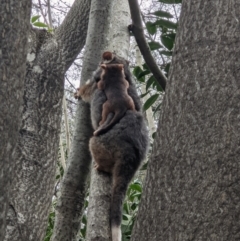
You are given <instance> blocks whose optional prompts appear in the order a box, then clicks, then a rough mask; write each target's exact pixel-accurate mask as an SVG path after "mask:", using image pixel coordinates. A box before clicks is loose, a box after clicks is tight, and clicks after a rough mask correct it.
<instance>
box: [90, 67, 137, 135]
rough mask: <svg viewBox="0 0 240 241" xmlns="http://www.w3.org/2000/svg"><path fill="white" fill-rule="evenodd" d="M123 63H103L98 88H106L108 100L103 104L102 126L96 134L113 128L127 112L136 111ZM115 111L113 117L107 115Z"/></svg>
mask: <svg viewBox="0 0 240 241" xmlns="http://www.w3.org/2000/svg"><path fill="white" fill-rule="evenodd" d="M123 67H124V65H123V64H108V65H106V64H102V65H101V68H102V74H101V80H100V81H98V82H97V86H98V89H100V90H104V93H105V95H106V96H107V101H105V102H104V104H103V109H102V120H101V121H100V123H99V125H100V127H99V128H98V129H97V130H96V131H95V132H94V133H93V134H94V135H95V136H98V135H101V134H104V133H105V132H107V131H108V130H109V129H111V128H112V126H114V125H115V124H116V123H117V122H118V121H119V120H120V119H121V118H122V117H123V116H124V115H125V113H126V111H127V110H133V111H135V106H134V102H133V99H132V97H131V96H130V95H129V94H128V91H127V90H128V88H129V83H128V81H127V80H126V79H125V75H124V69H123ZM110 113H113V114H114V115H113V118H112V119H111V120H110V121H107V117H108V115H109V114H110Z"/></svg>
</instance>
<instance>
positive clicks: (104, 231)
mask: <svg viewBox="0 0 240 241" xmlns="http://www.w3.org/2000/svg"><path fill="white" fill-rule="evenodd" d="M129 23H130V11H129V7H128V2H127V1H126V0H124V1H122V2H121V4H119V2H118V1H117V0H115V1H113V10H112V12H111V29H110V31H109V37H108V39H109V44H108V49H109V50H111V51H115V52H116V53H117V54H119V55H121V57H124V58H127V57H128V53H129V33H128V30H127V26H128V25H129ZM111 190H112V185H111V178H110V177H109V176H108V175H106V174H102V173H99V172H97V171H96V170H95V169H93V168H92V172H91V185H90V194H89V204H88V223H87V238H86V240H87V241H95V240H98V241H110V240H111V232H110V222H109V220H110V217H109V215H110V204H111Z"/></svg>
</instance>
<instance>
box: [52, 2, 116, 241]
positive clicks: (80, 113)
mask: <svg viewBox="0 0 240 241" xmlns="http://www.w3.org/2000/svg"><path fill="white" fill-rule="evenodd" d="M111 9H112V1H111V0H105V1H97V0H94V1H92V3H91V11H90V17H89V26H88V34H87V40H86V48H85V53H84V62H83V69H82V74H81V84H84V83H85V82H86V81H87V80H88V79H89V78H91V76H92V72H93V71H94V70H95V69H96V68H97V66H98V64H99V61H100V60H101V54H102V52H103V50H104V49H105V48H106V46H107V37H108V31H109V24H110V12H111ZM92 134H93V129H92V126H91V120H90V112H89V105H88V104H86V103H84V102H83V101H81V100H79V101H78V106H77V112H76V119H75V130H74V137H73V141H72V145H71V151H70V155H69V158H68V166H67V170H66V171H65V173H64V177H63V180H62V183H61V192H60V197H59V199H58V203H57V207H56V219H55V225H54V233H53V236H52V240H53V241H65V240H77V233H78V231H79V229H80V224H81V216H82V211H83V207H84V198H85V193H86V179H87V177H88V174H89V170H90V164H91V156H90V152H89V148H88V143H89V138H90V137H91V136H92Z"/></svg>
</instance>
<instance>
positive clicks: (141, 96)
mask: <svg viewBox="0 0 240 241" xmlns="http://www.w3.org/2000/svg"><path fill="white" fill-rule="evenodd" d="M148 93H150V92H149V91H148V92H146V93H144V94H141V95H140V98H143V97H144V96H146V95H147V94H148Z"/></svg>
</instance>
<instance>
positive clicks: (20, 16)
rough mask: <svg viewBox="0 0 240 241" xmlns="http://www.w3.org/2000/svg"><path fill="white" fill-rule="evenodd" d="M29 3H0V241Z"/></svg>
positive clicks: (12, 173)
mask: <svg viewBox="0 0 240 241" xmlns="http://www.w3.org/2000/svg"><path fill="white" fill-rule="evenodd" d="M30 12H31V1H29V0H23V1H16V2H10V1H6V0H5V1H1V3H0V26H1V27H0V103H1V104H0V241H2V240H3V238H4V235H5V227H6V214H7V211H8V201H9V194H10V186H11V183H12V179H13V177H14V176H15V175H16V168H15V160H14V154H15V150H14V149H15V146H16V144H17V140H18V131H19V128H20V123H21V121H20V120H21V110H22V104H23V85H24V76H25V71H26V55H27V36H28V31H29V27H30V21H29V19H30Z"/></svg>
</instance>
